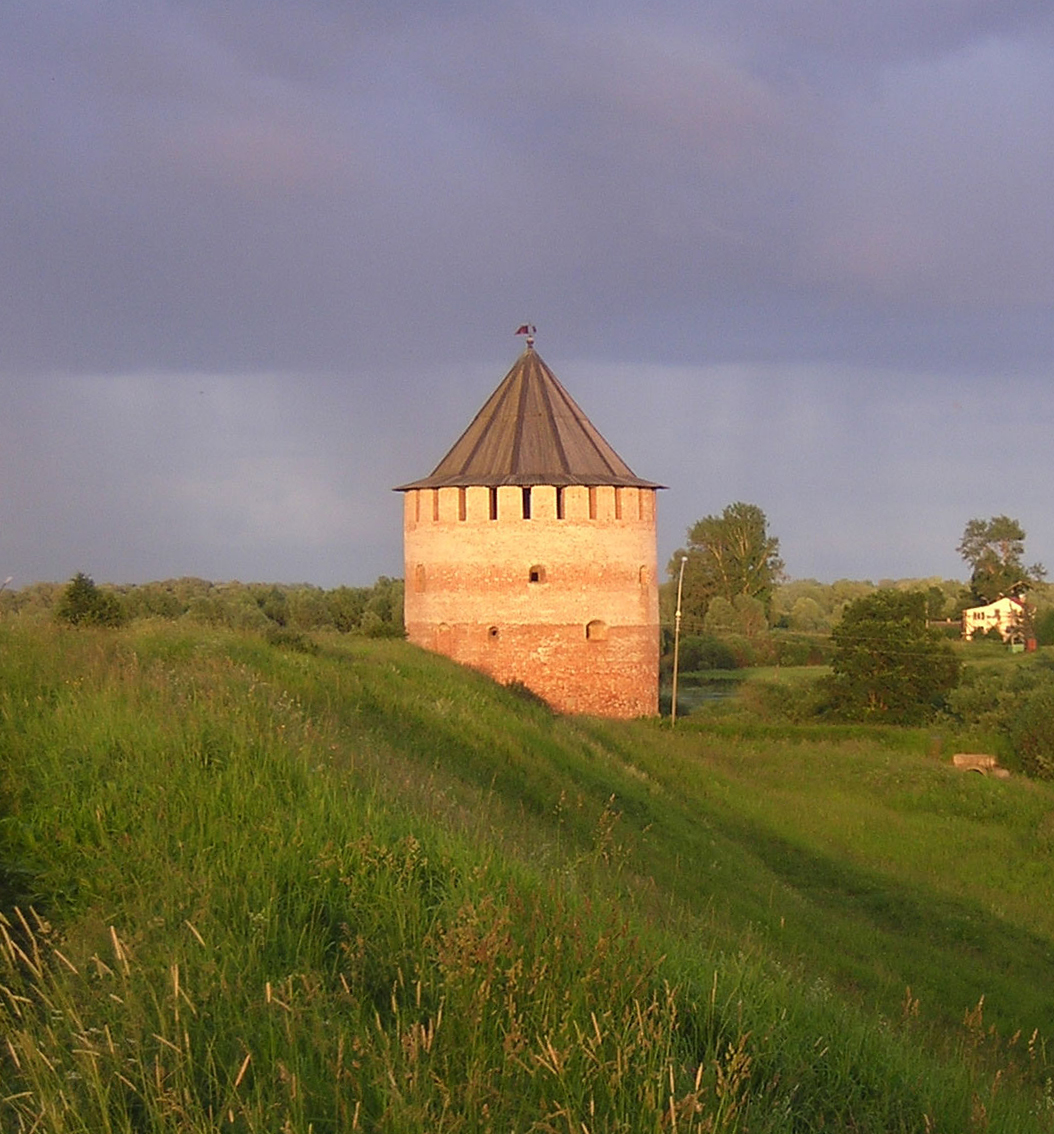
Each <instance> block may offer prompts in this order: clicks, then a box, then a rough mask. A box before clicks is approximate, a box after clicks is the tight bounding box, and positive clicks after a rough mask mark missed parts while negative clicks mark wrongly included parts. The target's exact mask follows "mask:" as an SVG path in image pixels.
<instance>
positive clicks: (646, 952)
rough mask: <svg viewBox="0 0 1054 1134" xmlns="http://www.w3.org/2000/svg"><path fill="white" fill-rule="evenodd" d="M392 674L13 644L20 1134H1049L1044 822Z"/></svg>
mask: <svg viewBox="0 0 1054 1134" xmlns="http://www.w3.org/2000/svg"><path fill="white" fill-rule="evenodd" d="M949 755H950V753H949V752H948V751H947V750H946V748H944V747H942V742H941V739H940V738H939V737H937V736H935V735H934V734H933V733H932V732H931V731H928V730H922V729H907V728H889V727H885V728H882V727H864V726H852V725H800V726H799V725H793V724H790V723H786V722H782V723H777V724H765V723H764V722H763V721H760V720H758V719H756V718H754V719H751V718H748V717H747V716H745V715H740V716H737V715H735V714H731V715H726V716H724V717H722V716H721V715H715V716H714V717H713V718H712V719H711V718H709V717H707V716H704V717H702V718H700V720H699V722H698V723H697V722H696V721H695V719H694V718H688V719H687V720H685V721H682V722H679V723H678V725H677V729H676V731H674V730H671V729H670V727H669V726H668V724H665V723H661V722H658V721H638V722H625V723H620V722H599V721H594V720H589V719H571V718H561V717H557V716H554V715H553V714H552V713H551V712H550V711H549V710H548V709H546V708H545V707H544V706H543V705H541V704H539V703H538V702H537V701H536V699H534V698H532V697H530V696H529V695H527V694H525V693H524V692H523V691H518V690H515V689H505V688H502V687H499V686H496V685H495V684H493V683H492V682H490V681H488V680H487V679H485V678H483V677H481V676H480V675H478V674H474V673H472V672H469V671H466V670H463V669H461V668H460V667H458V666H456V665H454V664H452V663H450V662H448V661H447V660H445V659H443V658H438V657H434V656H431V655H428V654H426V653H423V652H422V651H419V650H417V649H415V648H413V647H411V646H409V645H408V644H406V643H404V642H402V641H398V640H386V639H384V638H368V637H366V636H349V635H340V634H338V633H336V632H335V631H325V630H319V631H315V632H311V633H305V634H295V635H288V636H285V637H282V636H276V635H271V640H270V641H269V640H268V638H267V636H266V635H264V634H262V633H259V632H257V631H255V630H253V629H245V628H241V629H238V628H231V627H229V626H223V625H216V624H210V623H195V622H192V621H189V620H187V619H184V620H182V621H180V622H164V621H160V620H152V621H151V620H144V621H139V622H136V623H132V624H128V625H124V626H121V627H117V628H95V627H67V626H61V625H57V624H55V623H53V622H52V621H48V620H41V619H31V618H19V617H16V616H12V615H9V616H7V617H6V618H5V620H4V621H2V622H0V891H2V892H0V906H2V910H3V922H2V923H0V924H2V925H3V931H2V932H0V1034H2V1035H3V1037H4V1043H3V1044H2V1045H0V1128H2V1129H3V1130H5V1131H7V1130H11V1131H19V1132H20V1134H29V1132H30V1131H39V1132H42V1134H44V1132H52V1131H54V1132H58V1131H63V1132H65V1131H83V1132H85V1134H87V1132H95V1131H121V1132H123V1131H128V1132H131V1131H136V1132H145V1131H172V1132H176V1131H178V1132H180V1134H183V1132H187V1131H191V1132H193V1131H201V1132H204V1131H214V1130H228V1129H229V1130H232V1131H261V1132H264V1131H267V1132H270V1131H290V1132H304V1134H307V1132H308V1131H315V1132H333V1134H336V1132H338V1131H339V1132H343V1131H349V1130H356V1129H357V1130H369V1131H374V1130H386V1131H406V1130H421V1131H424V1130H428V1131H485V1130H492V1131H495V1132H502V1134H504V1132H506V1131H532V1130H533V1131H575V1132H580V1131H588V1132H590V1134H592V1132H599V1131H619V1130H624V1131H656V1130H679V1131H732V1130H738V1131H748V1130H749V1131H751V1132H759V1131H761V1132H765V1131H812V1130H824V1129H826V1130H845V1131H848V1130H852V1131H873V1132H875V1134H878V1132H883V1134H884V1132H887V1131H1006V1132H1008V1134H1009V1132H1011V1131H1013V1132H1014V1134H1019V1132H1021V1131H1032V1130H1035V1131H1047V1130H1054V1084H1052V1076H1054V1070H1052V1068H1051V1066H1050V1060H1049V1058H1048V1051H1047V1042H1048V1037H1049V1036H1051V1034H1052V1033H1054V993H1052V991H1051V990H1052V989H1054V900H1052V899H1054V868H1052V864H1051V848H1052V845H1054V790H1052V789H1051V786H1050V785H1049V784H1046V783H1042V782H1036V781H1029V780H1026V779H1024V778H1021V777H1014V778H1012V779H1010V780H1007V781H999V780H994V779H986V778H984V777H982V776H978V775H964V774H962V773H957V772H955V771H954V770H952V769H951V767H949V765H948V758H949Z"/></svg>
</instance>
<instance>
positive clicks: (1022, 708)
mask: <svg viewBox="0 0 1054 1134" xmlns="http://www.w3.org/2000/svg"><path fill="white" fill-rule="evenodd" d="M1010 740H1011V743H1012V744H1013V746H1014V751H1015V753H1016V754H1017V757H1018V759H1019V760H1020V761H1021V767H1022V769H1023V770H1024V771H1025V773H1026V774H1027V775H1030V776H1035V777H1036V778H1037V779H1041V780H1050V779H1054V684H1045V685H1040V686H1038V687H1037V688H1035V689H1033V690H1032V692H1031V693H1029V694H1028V696H1026V697H1025V699H1024V700H1023V701H1022V702H1021V703H1020V705H1019V706H1018V707H1017V711H1016V713H1015V714H1014V718H1013V724H1012V725H1011V728H1010Z"/></svg>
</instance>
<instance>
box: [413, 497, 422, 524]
mask: <svg viewBox="0 0 1054 1134" xmlns="http://www.w3.org/2000/svg"><path fill="white" fill-rule="evenodd" d="M420 522H421V490H420V489H419V488H415V489H414V523H415V524H419V523H420Z"/></svg>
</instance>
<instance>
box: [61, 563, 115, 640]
mask: <svg viewBox="0 0 1054 1134" xmlns="http://www.w3.org/2000/svg"><path fill="white" fill-rule="evenodd" d="M55 616H56V617H57V618H58V619H59V620H60V621H62V622H68V623H69V624H70V625H71V626H119V625H120V624H121V622H122V621H124V618H123V612H122V610H121V604H120V603H119V602H118V601H117V599H116V597H115V596H114V595H111V594H108V593H107V592H106V591H100V590H99V588H98V587H97V586H96V585H95V582H94V581H93V580H92V578H91V576H90V575H85V574H84V572H83V571H78V572H77V574H76V575H74V576H73V578H72V579H71V580H70V582H69V585H68V586H67V587H66V589H65V591H63V593H62V600H61V602H60V603H59V605H58V609H57V610H56V611H55Z"/></svg>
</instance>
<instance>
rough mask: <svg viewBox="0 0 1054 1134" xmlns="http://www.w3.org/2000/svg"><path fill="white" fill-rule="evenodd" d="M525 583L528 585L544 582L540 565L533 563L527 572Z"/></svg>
mask: <svg viewBox="0 0 1054 1134" xmlns="http://www.w3.org/2000/svg"><path fill="white" fill-rule="evenodd" d="M527 581H528V582H529V583H544V582H545V581H546V579H545V568H544V567H543V566H542V565H541V564H540V563H535V565H534V566H533V567H532V568H531V569H530V570H529V571H528V572H527Z"/></svg>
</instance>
